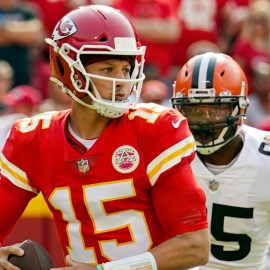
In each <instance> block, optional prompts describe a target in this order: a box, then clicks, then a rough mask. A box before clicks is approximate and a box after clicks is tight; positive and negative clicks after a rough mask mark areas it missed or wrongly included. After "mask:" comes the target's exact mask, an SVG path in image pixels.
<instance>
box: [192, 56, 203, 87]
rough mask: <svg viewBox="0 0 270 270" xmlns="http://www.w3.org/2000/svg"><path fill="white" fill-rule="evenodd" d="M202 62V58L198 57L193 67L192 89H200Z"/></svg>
mask: <svg viewBox="0 0 270 270" xmlns="http://www.w3.org/2000/svg"><path fill="white" fill-rule="evenodd" d="M201 62H202V56H198V57H197V59H196V61H195V63H194V67H193V74H192V81H191V88H198V86H199V85H198V83H199V73H200V66H201Z"/></svg>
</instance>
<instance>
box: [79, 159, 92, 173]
mask: <svg viewBox="0 0 270 270" xmlns="http://www.w3.org/2000/svg"><path fill="white" fill-rule="evenodd" d="M77 165H78V170H79V172H81V173H87V172H88V171H89V164H88V160H84V159H82V160H80V161H78V162H77Z"/></svg>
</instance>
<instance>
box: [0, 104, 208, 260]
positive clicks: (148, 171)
mask: <svg viewBox="0 0 270 270" xmlns="http://www.w3.org/2000/svg"><path fill="white" fill-rule="evenodd" d="M69 114H70V110H67V111H62V112H47V113H43V114H41V115H37V116H34V117H32V118H25V119H22V120H19V121H17V122H16V123H15V124H14V126H13V128H12V130H11V132H10V135H9V137H8V139H7V142H6V144H5V146H4V149H3V153H2V155H1V159H0V161H1V162H0V163H1V167H0V168H1V180H0V201H1V202H2V205H8V207H1V208H0V217H1V220H5V222H1V223H0V241H3V239H4V237H5V236H6V235H7V233H8V232H9V231H10V230H11V229H10V227H11V226H12V225H13V224H14V223H15V221H16V220H17V219H18V218H19V216H20V215H21V213H22V212H23V210H24V208H25V206H26V205H27V203H28V201H29V200H30V199H31V198H32V197H34V196H35V195H36V194H37V193H39V192H42V194H43V196H44V198H45V200H46V202H47V204H48V206H49V208H50V210H51V212H52V214H53V217H54V220H55V223H56V227H57V230H58V233H59V237H60V242H61V244H62V247H63V250H64V252H65V253H66V254H70V255H71V257H72V259H74V260H76V261H80V262H85V263H94V264H95V263H102V262H106V261H110V260H118V259H121V258H125V257H129V256H134V255H137V254H141V253H144V252H146V251H148V250H149V249H151V248H152V247H154V246H157V245H159V244H160V243H162V242H164V241H165V240H167V239H169V238H171V237H173V236H175V235H177V234H181V233H185V232H189V231H194V230H199V229H204V228H207V219H206V211H205V194H204V192H203V191H202V189H201V188H200V186H198V184H197V182H196V181H195V178H194V176H193V173H192V170H191V167H190V162H191V161H192V160H193V158H194V154H195V142H194V139H193V136H192V135H191V133H190V131H189V128H188V125H187V121H186V119H185V118H184V117H183V116H182V115H181V114H180V113H179V112H177V111H176V110H173V109H169V108H165V107H162V106H157V105H154V104H147V105H146V104H142V105H140V106H138V107H137V108H135V109H132V110H130V111H129V112H128V113H127V114H125V115H124V116H122V117H120V118H116V119H113V120H112V121H111V123H110V124H109V126H108V127H107V128H106V130H105V131H104V132H103V133H102V135H101V136H100V137H99V138H98V139H97V141H96V142H95V144H94V145H93V146H92V147H91V148H90V149H89V150H88V151H85V152H82V151H78V150H77V149H76V148H75V147H74V146H73V145H72V144H71V143H70V141H69V140H68V138H67V136H66V133H67V132H66V130H67V121H68V118H69Z"/></svg>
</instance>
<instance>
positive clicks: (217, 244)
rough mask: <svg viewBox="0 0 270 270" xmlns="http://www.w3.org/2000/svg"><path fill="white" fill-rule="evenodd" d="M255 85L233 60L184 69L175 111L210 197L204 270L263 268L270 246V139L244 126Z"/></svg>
mask: <svg viewBox="0 0 270 270" xmlns="http://www.w3.org/2000/svg"><path fill="white" fill-rule="evenodd" d="M247 95H248V85H247V80H246V76H245V74H244V72H243V70H242V69H241V68H240V66H239V65H238V64H237V63H236V61H235V60H233V59H232V58H231V57H230V56H228V55H225V54H221V53H205V54H201V55H197V56H195V57H193V58H191V59H190V60H189V61H188V62H187V63H186V64H185V65H184V66H183V67H182V68H181V70H180V71H179V73H178V75H177V78H176V82H175V85H174V94H173V97H172V98H171V102H172V106H173V107H174V108H176V109H178V110H179V111H180V112H182V114H184V115H185V117H187V119H188V123H189V127H190V129H191V131H192V133H193V135H194V137H195V140H196V146H197V155H196V158H195V160H194V161H193V162H192V168H193V171H194V173H195V176H196V178H197V180H198V181H199V183H200V185H201V186H202V187H203V189H204V190H205V193H206V196H207V213H208V221H209V230H210V240H211V252H210V259H209V263H208V264H207V265H206V266H203V267H201V268H200V269H203V270H206V269H207V270H209V269H211V270H213V269H235V270H236V269H237V270H239V269H245V270H260V269H263V267H264V264H265V262H266V255H267V251H268V248H269V242H270V192H269V190H270V178H269V175H270V134H268V133H267V132H265V131H261V130H258V129H255V128H252V127H249V126H247V125H245V124H244V118H245V111H246V109H247V107H248V98H247Z"/></svg>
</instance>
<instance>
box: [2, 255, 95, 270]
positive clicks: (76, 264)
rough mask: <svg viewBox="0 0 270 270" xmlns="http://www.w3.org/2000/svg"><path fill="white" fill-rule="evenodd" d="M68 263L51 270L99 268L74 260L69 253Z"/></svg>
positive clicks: (92, 269)
mask: <svg viewBox="0 0 270 270" xmlns="http://www.w3.org/2000/svg"><path fill="white" fill-rule="evenodd" d="M66 264H67V267H60V268H52V269H51V270H97V267H96V266H95V265H89V264H87V263H80V262H76V261H73V260H72V259H71V258H70V256H69V255H67V256H66ZM0 270H1V269H0Z"/></svg>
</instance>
